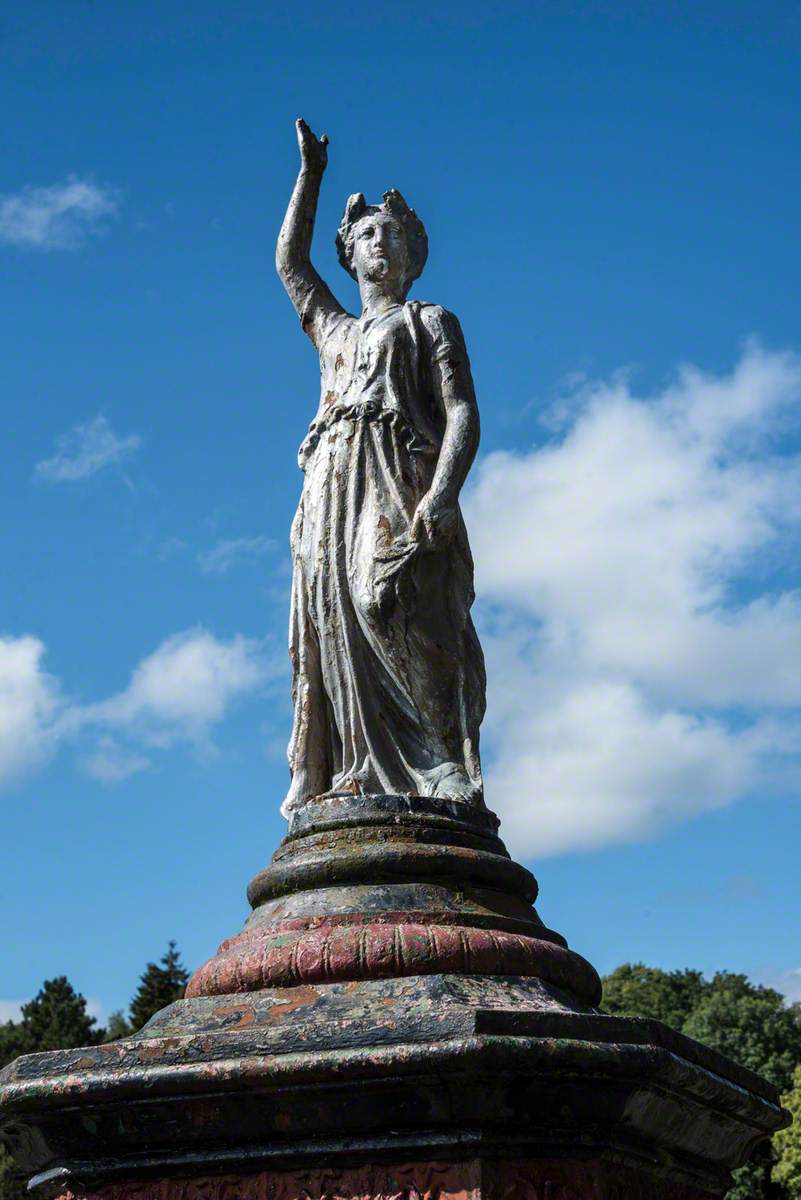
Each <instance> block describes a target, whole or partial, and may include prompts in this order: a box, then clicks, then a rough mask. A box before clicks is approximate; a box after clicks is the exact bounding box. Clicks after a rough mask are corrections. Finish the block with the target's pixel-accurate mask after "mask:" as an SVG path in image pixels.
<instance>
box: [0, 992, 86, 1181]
mask: <svg viewBox="0 0 801 1200" xmlns="http://www.w3.org/2000/svg"><path fill="white" fill-rule="evenodd" d="M103 1032H104V1031H103V1030H102V1029H97V1028H96V1025H95V1018H94V1017H92V1016H90V1015H89V1013H88V1012H87V1011H86V1000H85V999H84V998H83V996H82V995H81V994H80V992H76V991H75V989H74V988H73V986H72V984H71V983H70V982H69V980H68V979H67V977H66V976H65V975H59V976H57V977H56V978H55V979H47V980H45V982H44V983H43V984H42V987H41V989H40V991H39V993H38V995H37V996H35V997H34V999H33V1000H31V1001H30V1002H29V1003H28V1004H23V1006H22V1014H21V1020H19V1021H6V1022H5V1024H3V1025H0V1067H3V1066H5V1065H6V1063H9V1062H12V1061H13V1060H14V1059H15V1058H17V1057H18V1056H19V1055H20V1054H33V1053H34V1052H35V1051H37V1050H66V1049H69V1048H70V1047H72V1046H93V1045H96V1044H97V1043H98V1042H99V1041H100V1040H101V1038H102V1036H103ZM25 1196H26V1185H25V1180H24V1179H23V1178H22V1176H21V1175H20V1173H19V1171H18V1170H17V1168H16V1166H15V1165H14V1163H13V1161H12V1159H11V1157H10V1155H9V1154H8V1153H7V1152H6V1151H5V1150H4V1149H2V1148H0V1200H24V1198H25Z"/></svg>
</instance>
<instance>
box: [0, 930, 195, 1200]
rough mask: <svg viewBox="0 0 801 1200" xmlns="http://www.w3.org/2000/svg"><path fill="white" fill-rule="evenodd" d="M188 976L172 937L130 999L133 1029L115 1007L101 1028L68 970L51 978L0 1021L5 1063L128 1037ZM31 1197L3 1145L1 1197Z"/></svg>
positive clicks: (0, 1056) (180, 990) (0, 1057)
mask: <svg viewBox="0 0 801 1200" xmlns="http://www.w3.org/2000/svg"><path fill="white" fill-rule="evenodd" d="M188 978H189V976H188V973H187V971H186V970H185V969H184V967H183V965H182V963H181V959H180V955H179V954H178V951H177V950H176V948H175V942H170V944H169V948H168V950H167V953H166V954H165V955H164V957H163V958H162V960H161V966H160V967H159V966H155V964H153V963H148V965H147V968H146V970H145V972H144V974H143V975H142V979H141V982H140V984H139V989H138V991H137V993H136V996H135V997H134V999H133V1001H132V1003H131V1020H132V1023H133V1028H132V1027H131V1025H129V1024H128V1022H127V1021H126V1019H125V1016H124V1014H123V1013H122V1012H115V1013H112V1014H111V1016H110V1017H109V1019H108V1024H107V1027H106V1028H105V1029H98V1028H97V1026H96V1022H95V1018H94V1017H92V1016H90V1015H89V1013H88V1012H87V1011H86V1000H85V999H84V998H83V996H81V995H80V994H79V993H78V992H76V991H75V990H74V988H73V987H72V985H71V984H70V983H69V981H68V980H67V979H66V977H65V976H64V975H60V976H58V977H57V978H56V979H48V980H46V982H45V983H44V984H43V985H42V988H41V990H40V992H39V993H38V995H37V996H36V997H35V998H34V999H33V1000H31V1001H30V1002H29V1003H28V1004H24V1005H23V1007H22V1013H21V1017H20V1020H19V1021H6V1022H5V1023H4V1024H0V1068H2V1067H4V1066H6V1064H7V1063H10V1062H13V1060H14V1059H15V1058H18V1057H19V1055H20V1054H33V1053H35V1052H36V1051H38V1050H68V1049H71V1048H72V1047H74V1046H94V1045H97V1044H98V1043H99V1042H110V1041H114V1040H115V1039H117V1038H121V1037H127V1036H128V1035H129V1034H131V1033H132V1032H133V1031H134V1030H135V1029H138V1028H140V1026H142V1025H144V1024H145V1022H146V1021H147V1020H149V1018H150V1017H151V1016H152V1015H153V1013H155V1012H158V1010H159V1009H160V1008H164V1006H165V1005H167V1004H171V1003H172V1001H173V1000H177V999H179V998H180V997H181V996H183V994H184V989H185V987H186V982H187V980H188ZM26 1197H27V1191H26V1181H25V1180H24V1179H23V1178H22V1176H21V1175H20V1174H19V1172H18V1171H17V1170H16V1168H15V1166H14V1162H13V1159H12V1158H11V1156H10V1155H9V1154H7V1153H6V1151H5V1150H4V1149H3V1147H2V1146H0V1200H26Z"/></svg>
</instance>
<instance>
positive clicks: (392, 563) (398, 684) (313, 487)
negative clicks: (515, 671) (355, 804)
mask: <svg viewBox="0 0 801 1200" xmlns="http://www.w3.org/2000/svg"><path fill="white" fill-rule="evenodd" d="M301 319H302V321H303V323H304V327H305V328H306V330H307V332H309V333H310V335H311V336H312V338H313V340H314V341H315V344H316V345H317V349H318V351H319V355H320V375H321V401H320V408H319V410H318V413H317V416H316V417H315V419H314V421H313V422H312V424H311V426H310V428H309V433H308V436H307V437H306V439H305V440H304V442H303V444H302V446H301V448H300V451H299V462H300V466H301V468H302V470H303V471H304V485H303V492H302V496H301V500H300V505H299V507H298V511H297V515H296V517H295V520H294V522H293V525H292V533H291V547H292V564H293V582H292V605H291V617H290V657H291V661H292V668H293V687H292V695H293V703H294V721H293V729H292V737H291V741H290V744H289V763H290V769H291V770H292V773H293V778H294V777H295V776H296V775H297V773H298V772H300V773H301V777H302V779H303V781H304V782H303V789H302V792H299V791H298V789H297V787H296V788H295V790H294V792H293V791H292V790H290V794H289V797H288V800H287V802H285V808H284V811H285V815H286V813H287V809H289V810H291V809H292V808H295V807H297V806H298V804H300V803H303V801H304V800H305V799H308V798H310V797H312V796H315V795H323V794H326V793H329V792H342V791H352V792H360V793H373V794H377V793H411V794H417V795H428V796H450V797H452V798H455V799H460V800H466V801H468V802H472V803H478V804H481V803H482V782H481V767H480V762H479V753H478V740H479V726H480V724H481V720H482V717H483V715H484V707H485V688H486V680H485V672H484V660H483V655H482V652H481V646H480V644H479V641H478V638H477V636H476V632H475V629H474V626H473V622H472V619H471V617H470V607H471V604H472V602H473V597H474V592H473V560H472V556H471V554H470V547H469V544H468V540H467V533H466V530H465V527H464V522H463V521H462V517H461V514H459V518H458V524H457V528H456V531H455V533H454V534H453V535H452V536H451V537H449V538H448V539H447V540H444V541H442V542H440V543H435V544H434V546H433V547H432V546H430V545H429V543H427V542H426V541H423V542H418V541H415V540H414V539H413V538H412V536H411V527H412V521H413V518H414V515H415V511H416V508H417V505H418V503H419V501H420V500H421V499H422V497H423V496H424V495H425V494H426V492H427V491H428V489H429V487H430V485H431V481H432V478H433V475H434V470H435V468H436V464H437V458H438V455H439V450H440V447H441V445H442V438H443V433H444V430H445V423H446V414H445V412H444V410H443V405H442V401H441V400H438V399H437V389H436V387H435V386H434V384H433V373H434V370H435V368H436V365H437V364H438V363H445V364H447V365H448V366H450V367H453V366H457V367H458V365H459V364H460V363H463V364H464V366H465V367H466V368H467V369H468V371H469V364H468V363H467V351H466V349H465V345H464V339H463V337H462V333H461V329H460V327H459V323H458V321H457V320H456V318H455V317H454V316H453V315H452V314H450V313H448V312H447V311H446V310H444V309H442V308H440V307H439V306H437V305H431V304H421V303H419V302H416V301H411V302H407V303H406V304H402V305H401V304H398V305H395V306H393V307H391V308H390V309H389V310H388V311H386V312H384V313H382V314H381V315H379V316H377V317H374V318H371V319H366V318H361V319H358V318H356V317H353V316H350V315H349V314H347V313H345V312H343V310H341V309H339V308H336V309H325V308H322V307H321V306H319V305H318V306H317V307H311V306H310V309H309V311H307V312H305V313H303V314H302V316H301Z"/></svg>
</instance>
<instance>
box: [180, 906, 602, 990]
mask: <svg viewBox="0 0 801 1200" xmlns="http://www.w3.org/2000/svg"><path fill="white" fill-rule="evenodd" d="M437 974H472V975H522V976H536V977H537V978H539V979H543V980H545V981H546V982H547V983H551V984H553V985H554V986H556V987H561V988H564V989H566V990H568V991H571V992H573V993H574V994H575V995H576V996H578V997H579V998H580V999H581V1000H583V1001H585V1002H586V1003H588V1004H597V1003H599V1002H600V998H601V997H600V984H599V980H598V976H597V974H596V972H595V970H594V969H593V967H591V966H590V964H589V963H588V962H587V961H586V959H583V958H582V957H581V956H580V955H578V954H576V953H575V952H574V951H572V950H568V949H566V948H565V947H563V946H560V945H557V944H556V943H555V942H549V941H545V940H543V939H541V938H535V937H527V936H525V935H523V934H519V933H508V932H506V931H504V930H490V929H481V928H474V927H471V926H464V925H442V924H433V923H432V924H428V923H423V922H418V921H415V922H409V923H403V924H387V923H385V922H375V921H371V922H370V923H369V924H350V925H342V924H339V923H336V922H327V923H324V924H318V925H316V926H315V927H313V928H306V929H298V928H297V927H296V926H295V925H294V923H293V924H290V925H289V926H284V925H276V926H271V927H268V928H266V929H255V930H254V929H251V930H246V931H245V932H244V933H242V934H240V935H239V936H238V937H234V938H229V939H228V940H227V941H225V942H223V944H222V945H221V946H220V949H219V951H218V952H217V954H216V955H215V957H214V958H212V959H210V960H209V961H208V962H207V963H205V964H204V965H203V966H202V967H201V968H200V969H199V970H198V971H196V972H195V974H194V975H193V976H192V979H191V980H190V982H189V986H188V988H187V992H186V994H187V996H190V997H191V996H219V995H229V994H235V993H241V992H252V991H259V990H260V989H261V988H266V987H296V986H298V985H300V984H313V983H336V982H342V981H347V980H354V979H385V978H396V977H398V976H404V975H437Z"/></svg>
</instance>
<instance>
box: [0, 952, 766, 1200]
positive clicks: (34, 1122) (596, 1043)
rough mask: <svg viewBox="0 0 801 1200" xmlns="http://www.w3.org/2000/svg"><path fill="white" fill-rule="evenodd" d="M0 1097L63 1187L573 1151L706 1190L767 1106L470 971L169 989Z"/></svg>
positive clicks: (723, 1065) (708, 1072)
mask: <svg viewBox="0 0 801 1200" xmlns="http://www.w3.org/2000/svg"><path fill="white" fill-rule="evenodd" d="M0 1097H1V1098H2V1103H3V1109H4V1113H5V1117H6V1120H7V1121H8V1122H9V1123H10V1124H9V1133H8V1136H9V1137H10V1139H11V1142H12V1145H13V1148H14V1152H15V1154H16V1156H17V1158H18V1160H19V1161H20V1162H21V1163H22V1164H23V1165H24V1166H25V1168H26V1169H27V1170H28V1171H30V1172H31V1173H32V1174H36V1175H37V1178H38V1179H39V1180H40V1181H41V1183H42V1184H45V1183H47V1182H48V1180H49V1181H51V1182H52V1181H55V1183H58V1182H59V1181H67V1182H66V1183H65V1185H64V1186H69V1187H70V1188H72V1189H73V1190H74V1187H73V1184H72V1183H71V1182H69V1181H71V1180H73V1179H77V1180H81V1181H83V1182H84V1184H85V1186H87V1187H89V1186H90V1185H91V1186H94V1184H95V1182H97V1184H98V1185H100V1184H102V1183H103V1182H104V1181H105V1182H110V1181H111V1180H114V1179H124V1178H131V1177H134V1176H137V1175H148V1176H152V1177H155V1178H160V1177H164V1176H166V1175H173V1174H176V1173H177V1174H184V1175H195V1174H203V1175H206V1174H209V1173H210V1172H211V1173H214V1172H218V1171H219V1172H226V1171H228V1172H230V1171H234V1172H236V1173H243V1172H248V1171H250V1172H257V1171H264V1170H286V1169H289V1168H291V1167H292V1168H294V1167H295V1166H296V1164H298V1163H303V1164H304V1169H311V1168H315V1169H319V1170H329V1169H333V1168H335V1167H336V1168H338V1167H340V1166H341V1165H343V1164H348V1163H353V1162H360V1163H362V1164H365V1163H372V1164H375V1163H380V1162H381V1161H382V1160H384V1159H387V1158H389V1159H391V1160H393V1161H396V1162H397V1161H398V1159H399V1158H400V1157H401V1156H402V1157H403V1159H404V1161H414V1162H430V1161H448V1160H454V1159H457V1158H465V1157H470V1156H471V1155H472V1156H484V1157H487V1156H488V1157H491V1158H494V1159H499V1160H503V1161H510V1160H518V1159H529V1160H537V1159H540V1158H543V1157H545V1158H553V1157H556V1158H562V1159H564V1158H575V1157H576V1154H577V1150H578V1148H579V1147H580V1148H581V1156H580V1157H584V1156H593V1155H594V1156H596V1157H597V1156H603V1155H610V1154H611V1155H612V1156H613V1157H615V1156H617V1158H618V1159H621V1158H622V1159H623V1160H625V1159H626V1158H627V1157H628V1158H629V1159H634V1160H636V1159H638V1158H640V1159H644V1160H645V1162H646V1163H652V1164H655V1163H659V1164H660V1170H662V1171H664V1172H672V1173H673V1176H674V1178H676V1179H679V1180H682V1179H685V1180H686V1179H688V1178H692V1179H694V1180H696V1181H698V1180H700V1181H701V1182H702V1183H703V1187H705V1188H706V1189H707V1190H709V1191H710V1192H712V1193H715V1194H720V1193H721V1192H722V1191H723V1190H724V1189H725V1186H726V1182H727V1180H728V1172H729V1170H730V1169H731V1168H732V1167H734V1166H737V1165H739V1163H741V1162H742V1161H744V1159H745V1157H746V1156H747V1155H748V1153H749V1152H750V1149H751V1148H752V1146H753V1145H754V1144H755V1142H756V1141H757V1140H759V1138H761V1137H763V1136H765V1134H766V1133H768V1132H769V1131H770V1130H772V1129H773V1128H775V1126H776V1125H777V1124H779V1123H781V1120H782V1117H781V1110H780V1109H779V1107H778V1100H777V1096H776V1093H775V1091H774V1090H773V1089H772V1088H771V1087H770V1085H768V1084H766V1083H765V1082H764V1081H762V1080H760V1079H759V1078H758V1077H757V1076H754V1075H752V1074H751V1073H750V1072H748V1071H745V1070H744V1069H742V1068H739V1067H737V1066H735V1064H733V1063H730V1062H729V1061H728V1060H727V1059H725V1058H724V1057H723V1056H721V1055H718V1054H716V1053H714V1052H713V1051H711V1050H708V1049H705V1048H703V1047H701V1046H698V1045H697V1044H696V1043H694V1042H692V1041H690V1040H689V1039H687V1038H683V1037H681V1036H680V1035H679V1034H676V1033H673V1032H672V1031H670V1030H668V1029H667V1028H666V1027H664V1026H661V1025H659V1023H658V1022H652V1021H636V1020H624V1019H620V1018H613V1017H607V1016H604V1015H601V1014H598V1013H597V1012H594V1011H593V1010H592V1009H591V1008H589V1007H585V1009H584V1010H583V1011H579V1010H577V1008H576V1005H575V1001H574V1000H573V998H572V997H571V996H570V995H569V994H568V993H565V992H560V991H559V989H556V988H554V987H552V986H549V985H547V984H545V983H542V982H541V981H538V980H533V979H532V980H525V979H513V978H509V979H500V978H496V979H489V978H486V977H478V976H431V977H427V978H426V977H424V978H420V977H411V978H406V979H396V980H375V981H369V982H362V983H346V984H328V985H321V986H317V987H306V988H293V989H272V990H268V991H262V992H259V993H254V994H252V995H247V996H238V997H232V996H228V997H219V998H211V997H207V998H200V999H194V1000H184V1001H179V1002H177V1003H176V1004H174V1005H172V1006H171V1007H170V1008H169V1009H166V1010H165V1011H164V1012H163V1013H161V1014H159V1015H158V1016H157V1017H155V1018H154V1019H153V1020H152V1021H151V1022H150V1023H149V1024H148V1025H147V1026H146V1027H145V1029H144V1030H143V1031H142V1032H141V1034H140V1035H139V1036H138V1037H135V1038H129V1039H126V1040H124V1041H122V1042H118V1043H112V1044H109V1045H106V1046H97V1047H91V1048H86V1049H83V1050H77V1051H68V1050H65V1051H56V1052H52V1053H50V1054H40V1055H29V1056H27V1057H24V1058H21V1059H18V1060H17V1062H16V1063H15V1064H13V1065H12V1066H11V1067H9V1068H7V1069H6V1070H5V1071H4V1072H3V1073H2V1075H0ZM599 1194H600V1195H603V1193H599Z"/></svg>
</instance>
